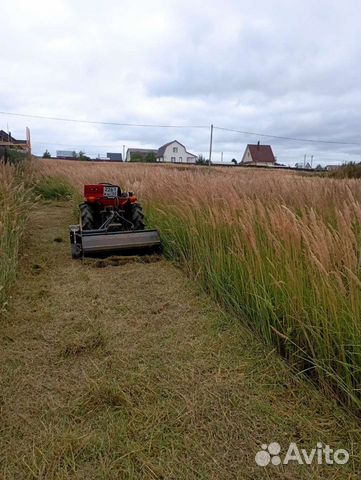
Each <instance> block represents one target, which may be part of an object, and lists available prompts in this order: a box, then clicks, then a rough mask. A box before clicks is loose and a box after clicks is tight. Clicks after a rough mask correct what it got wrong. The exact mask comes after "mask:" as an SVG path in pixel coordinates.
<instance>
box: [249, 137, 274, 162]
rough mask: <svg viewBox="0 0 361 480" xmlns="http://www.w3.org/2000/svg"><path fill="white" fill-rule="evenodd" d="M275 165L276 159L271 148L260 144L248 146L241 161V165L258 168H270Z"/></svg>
mask: <svg viewBox="0 0 361 480" xmlns="http://www.w3.org/2000/svg"><path fill="white" fill-rule="evenodd" d="M275 163H276V159H275V156H274V155H273V152H272V148H271V146H270V145H260V142H258V143H257V145H252V144H248V145H247V147H246V150H245V151H244V154H243V157H242V160H241V164H242V165H255V166H258V167H270V166H271V167H272V166H274V165H275Z"/></svg>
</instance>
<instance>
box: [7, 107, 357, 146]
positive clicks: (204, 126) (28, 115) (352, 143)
mask: <svg viewBox="0 0 361 480" xmlns="http://www.w3.org/2000/svg"><path fill="white" fill-rule="evenodd" d="M0 114H2V115H11V116H15V117H25V118H36V119H41V120H55V121H58V122H72V123H86V124H92V125H112V126H120V127H147V128H203V129H204V128H206V129H209V125H158V124H141V123H118V122H102V121H95V120H79V119H73V118H61V117H49V116H46V115H30V114H25V113H13V112H2V111H0ZM214 128H215V129H217V130H221V131H225V132H234V133H240V134H242V135H255V136H258V137H267V138H276V139H279V140H291V141H295V142H310V143H324V144H332V145H357V146H359V145H360V144H359V143H356V142H342V141H333V140H323V139H311V138H295V137H286V136H281V135H271V134H267V133H259V132H248V131H242V130H235V129H232V128H225V127H217V126H214ZM58 145H60V144H58Z"/></svg>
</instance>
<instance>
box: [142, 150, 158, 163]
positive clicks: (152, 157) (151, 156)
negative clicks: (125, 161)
mask: <svg viewBox="0 0 361 480" xmlns="http://www.w3.org/2000/svg"><path fill="white" fill-rule="evenodd" d="M145 161H146V162H150V163H154V162H156V161H157V159H156V156H155V153H154V152H149V153H148V154H147V156H146V157H145Z"/></svg>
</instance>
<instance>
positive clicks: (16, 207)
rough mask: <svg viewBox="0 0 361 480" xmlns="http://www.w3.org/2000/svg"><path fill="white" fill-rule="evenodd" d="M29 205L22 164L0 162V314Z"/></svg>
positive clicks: (11, 277)
mask: <svg viewBox="0 0 361 480" xmlns="http://www.w3.org/2000/svg"><path fill="white" fill-rule="evenodd" d="M30 205H31V196H30V186H29V183H28V175H27V172H26V171H24V166H23V165H18V166H9V165H2V164H0V315H1V312H2V311H3V310H4V309H5V308H6V306H7V303H8V295H9V290H10V287H11V284H12V283H13V281H14V279H15V276H16V271H17V265H18V254H19V248H20V242H21V239H22V237H23V234H24V230H25V224H26V218H27V216H28V213H29V209H30Z"/></svg>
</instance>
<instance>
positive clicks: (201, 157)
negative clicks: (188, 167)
mask: <svg viewBox="0 0 361 480" xmlns="http://www.w3.org/2000/svg"><path fill="white" fill-rule="evenodd" d="M196 164H197V165H207V160H206V158H205V157H204V155H202V154H201V153H200V154H199V155H198V158H197V160H196Z"/></svg>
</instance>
